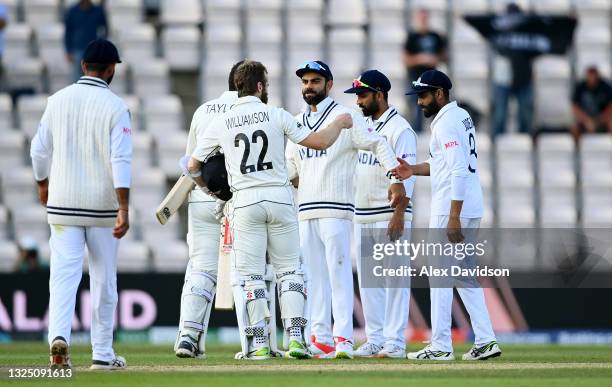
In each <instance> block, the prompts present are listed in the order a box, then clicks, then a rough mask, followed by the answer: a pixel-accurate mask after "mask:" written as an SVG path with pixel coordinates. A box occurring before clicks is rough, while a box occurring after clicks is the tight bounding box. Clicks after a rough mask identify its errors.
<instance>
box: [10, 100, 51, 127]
mask: <svg viewBox="0 0 612 387" xmlns="http://www.w3.org/2000/svg"><path fill="white" fill-rule="evenodd" d="M47 98H48V96H47V95H45V94H34V95H23V96H21V97H20V98H19V100H18V101H17V115H18V119H19V127H20V128H21V130H22V131H23V133H25V134H26V135H27V136H28V137H29V138H32V137H34V134H36V130H37V129H38V124H39V123H40V119H41V118H42V115H43V112H44V111H45V108H46V106H47Z"/></svg>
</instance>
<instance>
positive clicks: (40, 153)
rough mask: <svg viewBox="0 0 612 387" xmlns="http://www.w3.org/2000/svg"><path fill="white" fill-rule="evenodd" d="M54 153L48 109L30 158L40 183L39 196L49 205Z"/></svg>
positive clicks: (44, 204) (35, 177)
mask: <svg viewBox="0 0 612 387" xmlns="http://www.w3.org/2000/svg"><path fill="white" fill-rule="evenodd" d="M52 154H53V138H52V135H51V131H50V130H49V127H48V123H47V110H45V112H44V114H43V117H42V119H41V120H40V123H39V124H38V130H37V131H36V135H35V136H34V138H33V139H32V144H31V145H30V158H31V159H32V168H33V170H34V179H36V184H37V185H38V198H39V200H40V204H42V205H43V206H47V197H48V190H49V169H50V167H51V158H52Z"/></svg>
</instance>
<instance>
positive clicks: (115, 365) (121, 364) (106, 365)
mask: <svg viewBox="0 0 612 387" xmlns="http://www.w3.org/2000/svg"><path fill="white" fill-rule="evenodd" d="M126 368H127V362H126V361H125V358H124V357H123V356H116V355H115V358H114V359H113V360H111V361H104V360H93V361H92V362H91V367H89V369H90V370H102V371H116V370H124V369H126Z"/></svg>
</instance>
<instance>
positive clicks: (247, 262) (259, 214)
mask: <svg viewBox="0 0 612 387" xmlns="http://www.w3.org/2000/svg"><path fill="white" fill-rule="evenodd" d="M229 204H230V208H229V212H228V215H229V221H230V227H231V228H232V236H233V238H234V239H233V242H234V244H233V249H232V256H233V259H232V261H233V264H234V268H235V270H236V271H237V272H238V273H239V274H240V275H242V276H247V275H252V274H255V275H264V274H265V271H266V252H267V254H268V256H269V258H270V263H271V264H272V266H273V267H274V271H275V272H276V273H283V272H287V271H294V270H298V269H299V267H300V239H299V238H300V237H299V232H298V223H297V214H296V211H295V207H293V205H292V204H280V203H274V202H260V203H256V204H251V205H248V206H245V207H240V208H235V207H233V205H232V204H231V202H230V203H229Z"/></svg>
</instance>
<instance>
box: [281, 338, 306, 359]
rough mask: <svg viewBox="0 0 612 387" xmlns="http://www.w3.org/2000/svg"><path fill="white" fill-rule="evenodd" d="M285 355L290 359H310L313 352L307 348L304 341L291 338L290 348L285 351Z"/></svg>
mask: <svg viewBox="0 0 612 387" xmlns="http://www.w3.org/2000/svg"><path fill="white" fill-rule="evenodd" d="M285 357H287V358H290V359H310V358H312V354H311V353H310V352H309V351H308V348H306V345H305V344H304V343H301V342H299V341H298V340H291V341H290V342H289V350H288V351H287V352H285Z"/></svg>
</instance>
